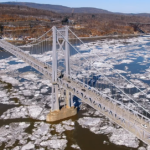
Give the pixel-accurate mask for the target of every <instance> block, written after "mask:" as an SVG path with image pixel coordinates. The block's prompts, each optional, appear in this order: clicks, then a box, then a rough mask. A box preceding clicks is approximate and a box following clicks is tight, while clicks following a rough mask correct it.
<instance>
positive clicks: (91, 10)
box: [0, 2, 112, 14]
mask: <svg viewBox="0 0 150 150" xmlns="http://www.w3.org/2000/svg"><path fill="white" fill-rule="evenodd" d="M0 4H8V5H17V6H27V7H31V8H36V9H43V10H50V11H54V12H57V13H89V14H99V13H105V14H110V13H112V12H110V11H107V10H103V9H98V8H92V7H81V8H70V7H66V6H61V5H50V4H37V3H28V2H4V3H0Z"/></svg>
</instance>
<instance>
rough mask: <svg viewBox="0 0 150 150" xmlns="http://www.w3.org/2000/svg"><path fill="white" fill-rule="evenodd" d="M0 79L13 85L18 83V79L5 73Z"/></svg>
mask: <svg viewBox="0 0 150 150" xmlns="http://www.w3.org/2000/svg"><path fill="white" fill-rule="evenodd" d="M0 79H1V80H2V81H3V82H6V83H10V84H12V85H13V86H15V85H18V84H19V81H18V80H17V79H15V78H12V77H9V76H7V75H2V76H0Z"/></svg>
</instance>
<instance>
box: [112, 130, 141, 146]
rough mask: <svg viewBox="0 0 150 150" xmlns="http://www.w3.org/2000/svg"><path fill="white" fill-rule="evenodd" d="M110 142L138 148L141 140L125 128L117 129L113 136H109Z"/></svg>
mask: <svg viewBox="0 0 150 150" xmlns="http://www.w3.org/2000/svg"><path fill="white" fill-rule="evenodd" d="M109 140H110V142H112V143H114V144H116V145H124V146H127V147H132V148H137V147H138V146H139V143H140V142H139V140H138V139H137V138H136V137H135V136H134V135H133V134H131V133H129V132H127V131H125V130H124V129H122V128H121V129H116V130H115V131H114V132H113V134H112V136H110V137H109Z"/></svg>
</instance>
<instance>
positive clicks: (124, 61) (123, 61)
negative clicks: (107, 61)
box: [119, 60, 133, 64]
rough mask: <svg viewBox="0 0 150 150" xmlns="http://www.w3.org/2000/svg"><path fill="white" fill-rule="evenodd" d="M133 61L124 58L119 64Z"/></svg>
mask: <svg viewBox="0 0 150 150" xmlns="http://www.w3.org/2000/svg"><path fill="white" fill-rule="evenodd" d="M132 62H133V60H122V61H121V62H119V64H130V63H132Z"/></svg>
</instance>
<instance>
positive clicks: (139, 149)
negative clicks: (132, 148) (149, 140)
mask: <svg viewBox="0 0 150 150" xmlns="http://www.w3.org/2000/svg"><path fill="white" fill-rule="evenodd" d="M138 150H146V148H145V147H139V148H138Z"/></svg>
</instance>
